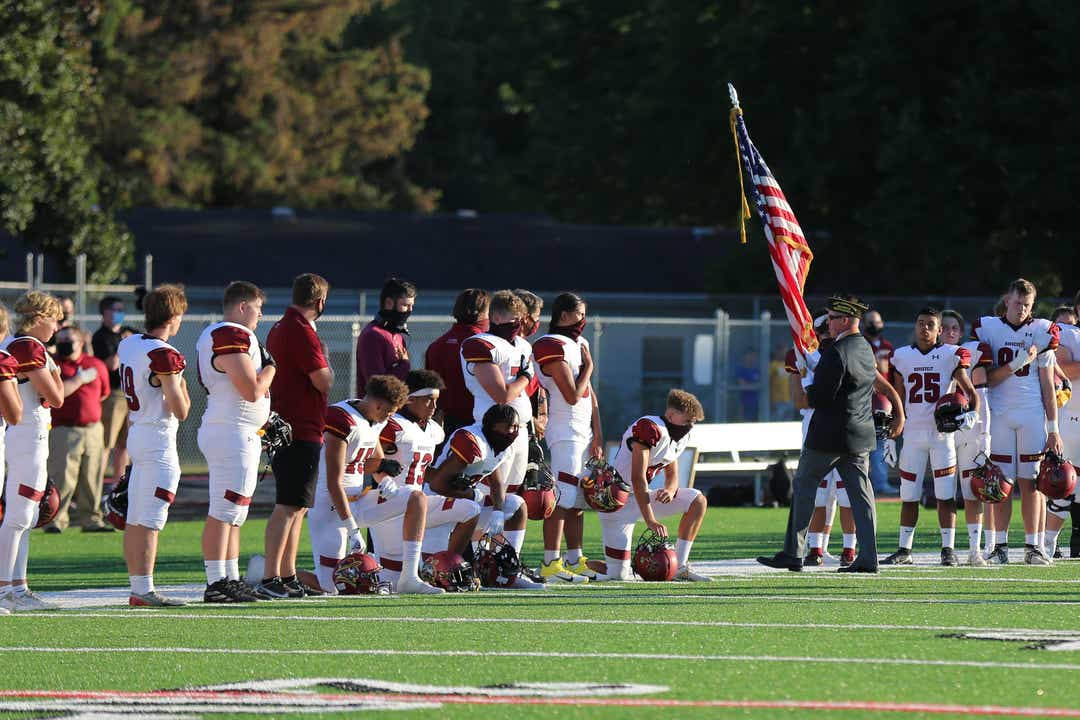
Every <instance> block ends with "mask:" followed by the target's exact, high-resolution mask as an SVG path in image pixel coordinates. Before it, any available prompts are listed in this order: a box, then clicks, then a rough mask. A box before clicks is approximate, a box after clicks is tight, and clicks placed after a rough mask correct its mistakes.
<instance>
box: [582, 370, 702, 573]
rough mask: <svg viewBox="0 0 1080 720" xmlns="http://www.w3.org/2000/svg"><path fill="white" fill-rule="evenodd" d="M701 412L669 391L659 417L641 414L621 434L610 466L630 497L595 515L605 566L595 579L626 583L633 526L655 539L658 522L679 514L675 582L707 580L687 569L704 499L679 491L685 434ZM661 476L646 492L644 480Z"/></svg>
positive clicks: (663, 532)
mask: <svg viewBox="0 0 1080 720" xmlns="http://www.w3.org/2000/svg"><path fill="white" fill-rule="evenodd" d="M704 417H705V413H704V411H703V410H702V408H701V403H700V402H699V401H698V399H697V398H696V397H694V396H693V395H691V394H690V393H688V392H686V391H685V390H678V389H675V390H672V391H671V392H669V393H668V397H667V410H666V411H665V412H664V414H663V415H662V416H656V415H646V416H644V417H641V418H639V419H637V420H635V421H634V423H633V424H631V425H630V427H628V428H627V429H626V432H624V433H623V436H622V443H621V444H620V445H619V451H618V453H616V455H615V460H614V462H613V463H612V464H613V465H614V466H615V469H616V470H617V471H618V472H619V474H620V475H621V476H622V477H623V478H624V479H628V480H629V482H630V484H631V485H632V486H633V489H634V497H633V499H632V500H630V501H629V502H627V503H626V504H625V505H624V506H623V507H622V508H621V509H619V510H616V511H615V512H610V513H600V525H601V526H602V527H603V530H604V555H605V558H606V560H607V567H606V569H605V572H604V574H602V575H598V576H597V580H628V579H630V553H631V542H632V541H633V534H634V524H635V523H636V522H637V521H638V520H644V521H645V525H646V526H648V528H649V529H650V530H652V531H653V532H655V533H656V534H657V535H659V536H660V537H665V538H666V537H667V535H668V531H667V528H666V527H665V526H664V524H663V523H662V522H660V518H665V517H670V516H672V515H681V516H682V519H681V520H680V521H679V536H678V539H677V540H676V542H675V555H676V558H677V559H678V564H679V569H678V571H677V573H676V575H675V579H676V580H690V581H694V582H707V581H708V580H709V578H707V577H705V576H704V575H699V574H698V573H696V572H694V571H693V570H692V569H691V568H690V563H689V557H690V548H691V547H692V546H693V544H694V539H695V538H696V537H697V533H698V529H700V528H701V521H702V520H703V519H704V517H705V510H706V508H707V505H708V504H707V502H706V500H705V496H704V495H702V494H701V492H700V491H698V490H695V489H694V488H684V487H679V469H678V458H679V455H680V454H682V451H683V450H685V449H686V445H687V441H688V437H687V436H688V435H689V434H690V430H691V429H692V428H693V427H694V423H695V422H697V421H699V420H701V419H703V418H704ZM661 471H663V473H664V486H663V487H662V488H659V489H657V490H650V489H649V481H650V480H652V478H653V477H655V476H656V475H657V474H658V473H659V472H661Z"/></svg>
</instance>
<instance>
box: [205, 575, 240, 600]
mask: <svg viewBox="0 0 1080 720" xmlns="http://www.w3.org/2000/svg"><path fill="white" fill-rule="evenodd" d="M202 599H203V602H204V603H237V602H240V598H239V596H238V595H237V593H236V589H235V588H234V587H233V586H232V585H230V584H229V580H228V578H221V579H220V580H217V581H215V582H212V583H210V584H209V585H207V586H206V590H204V591H203V598H202Z"/></svg>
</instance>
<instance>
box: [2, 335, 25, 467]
mask: <svg viewBox="0 0 1080 720" xmlns="http://www.w3.org/2000/svg"><path fill="white" fill-rule="evenodd" d="M3 344H5V345H6V344H7V343H3ZM18 372H19V361H18V360H16V359H15V357H14V356H13V355H12V354H11V353H9V352H8V351H7V350H0V382H6V381H8V380H17V379H18ZM20 399H21V398H20ZM24 407H25V405H24ZM6 427H7V421H6V420H4V418H2V417H0V452H3V448H4V429H5V428H6ZM0 476H2V475H0Z"/></svg>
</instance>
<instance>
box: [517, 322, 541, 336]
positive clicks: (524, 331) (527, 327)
mask: <svg viewBox="0 0 1080 720" xmlns="http://www.w3.org/2000/svg"><path fill="white" fill-rule="evenodd" d="M539 327H540V321H539V320H533V319H532V318H528V319H527V320H524V321H523V324H522V327H521V335H522V337H529V336H530V335H532V334H533V333H534V332H536V330H537V328H539Z"/></svg>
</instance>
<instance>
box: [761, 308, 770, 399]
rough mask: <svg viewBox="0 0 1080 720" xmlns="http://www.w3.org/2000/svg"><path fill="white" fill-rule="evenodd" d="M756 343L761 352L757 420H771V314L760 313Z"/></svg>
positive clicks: (765, 311) (766, 311)
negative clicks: (759, 325)
mask: <svg viewBox="0 0 1080 720" xmlns="http://www.w3.org/2000/svg"><path fill="white" fill-rule="evenodd" d="M758 343H759V346H760V347H761V350H760V351H759V352H758V374H759V375H760V376H761V381H760V382H759V383H758V384H759V385H760V390H758V419H759V420H772V402H771V401H772V398H771V397H770V394H771V391H772V377H770V375H769V363H770V362H771V361H772V351H771V349H770V346H771V345H772V313H771V312H769V311H768V310H764V311H762V313H761V327H760V328H758Z"/></svg>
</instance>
